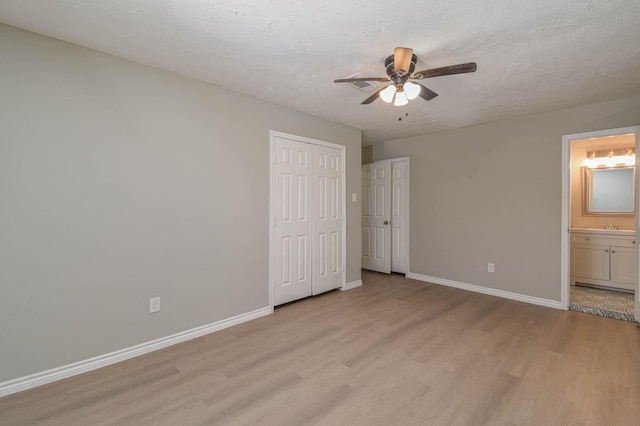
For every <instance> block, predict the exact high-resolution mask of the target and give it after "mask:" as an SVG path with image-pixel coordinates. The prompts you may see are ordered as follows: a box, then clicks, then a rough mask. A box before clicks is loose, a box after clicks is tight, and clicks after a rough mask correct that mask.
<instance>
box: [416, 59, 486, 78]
mask: <svg viewBox="0 0 640 426" xmlns="http://www.w3.org/2000/svg"><path fill="white" fill-rule="evenodd" d="M476 68H477V67H476V63H475V62H468V63H466V64H458V65H449V66H447V67H441V68H433V69H430V70H424V71H418V72H416V73H415V74H413V77H412V78H413V79H415V80H421V79H423V78H431V77H440V76H443V75H451V74H464V73H467V72H474V71H475V70H476Z"/></svg>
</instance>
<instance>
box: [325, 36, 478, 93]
mask: <svg viewBox="0 0 640 426" xmlns="http://www.w3.org/2000/svg"><path fill="white" fill-rule="evenodd" d="M416 62H418V57H417V56H416V55H414V54H413V49H409V48H406V47H396V48H395V49H394V50H393V55H391V56H389V57H388V58H387V59H385V61H384V66H385V68H386V70H387V75H388V76H389V77H357V78H339V79H337V80H334V81H333V82H334V83H353V82H356V81H381V82H388V81H389V82H391V84H389V85H387V86H385V87H382V88H380V89H378V90H376V92H375V93H374V94H373V95H371V96H369V97H368V98H367V99H365V100H364V101H363V102H362V105H366V104H370V103H371V102H373V101H375V100H376V99H377V98H378V97H380V98H382V100H383V101H385V102H387V103H391V102H393V104H394V105H395V106H402V105H406V104H408V103H409V101H410V100H412V99H415V98H417V97H418V96H420V97H421V98H422V99H424V100H426V101H429V100H431V99H433V98H435V97H436V96H438V94H437V93H435V92H434V91H432V90H430V89H427V88H426V87H424V86H423V85H422V84H420V83H414V81H415V80H422V79H425V78H432V77H441V76H443V75H451V74H464V73H468V72H474V71H475V70H476V63H475V62H468V63H466V64H458V65H449V66H446V67H441V68H433V69H430V70H424V71H418V72H416V73H415V74H413V71H414V70H415V67H416ZM412 74H413V75H412Z"/></svg>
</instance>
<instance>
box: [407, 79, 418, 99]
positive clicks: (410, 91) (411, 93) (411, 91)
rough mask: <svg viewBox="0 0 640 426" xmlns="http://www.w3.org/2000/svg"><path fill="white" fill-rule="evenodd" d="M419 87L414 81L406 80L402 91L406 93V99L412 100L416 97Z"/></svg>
mask: <svg viewBox="0 0 640 426" xmlns="http://www.w3.org/2000/svg"><path fill="white" fill-rule="evenodd" d="M420 89H421V87H420V86H418V85H417V84H415V83H412V82H410V81H407V82H406V83H405V84H404V92H405V93H406V94H407V99H409V100H412V99H415V98H417V97H418V95H419V94H420Z"/></svg>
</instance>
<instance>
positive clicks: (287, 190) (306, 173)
mask: <svg viewBox="0 0 640 426" xmlns="http://www.w3.org/2000/svg"><path fill="white" fill-rule="evenodd" d="M311 148H312V145H309V144H303V143H299V142H295V141H290V140H287V139H283V138H276V139H275V147H274V149H275V151H274V157H275V158H274V161H275V164H274V168H275V170H274V172H275V176H274V177H275V179H274V199H273V202H274V219H275V232H274V238H275V241H274V246H273V249H274V254H273V267H274V280H275V283H274V285H275V288H274V305H280V304H283V303H287V302H290V301H292V300H296V299H301V298H303V297H307V296H311V294H312V263H311V259H312V257H311V256H312V240H313V223H312V215H313V211H310V209H309V207H310V202H311V194H310V192H311V178H312V161H313V152H312V151H311Z"/></svg>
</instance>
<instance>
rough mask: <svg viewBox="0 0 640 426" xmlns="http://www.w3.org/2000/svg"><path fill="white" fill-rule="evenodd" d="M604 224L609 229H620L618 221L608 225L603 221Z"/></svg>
mask: <svg viewBox="0 0 640 426" xmlns="http://www.w3.org/2000/svg"><path fill="white" fill-rule="evenodd" d="M602 226H604V229H606V230H608V231H617V230H619V229H620V224H619V223H617V224H615V225H613V224H610V225H607V224H606V223H603V224H602Z"/></svg>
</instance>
